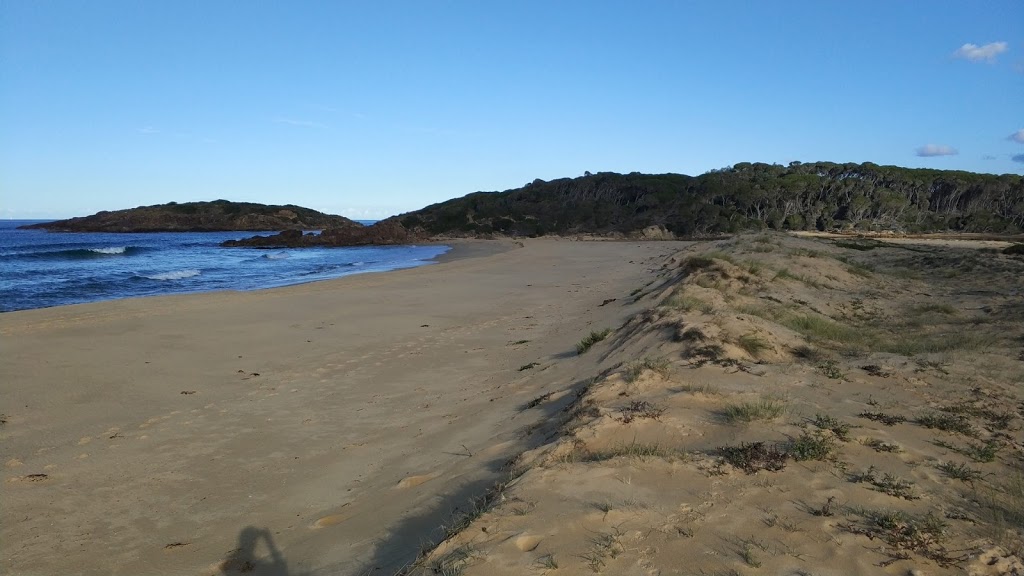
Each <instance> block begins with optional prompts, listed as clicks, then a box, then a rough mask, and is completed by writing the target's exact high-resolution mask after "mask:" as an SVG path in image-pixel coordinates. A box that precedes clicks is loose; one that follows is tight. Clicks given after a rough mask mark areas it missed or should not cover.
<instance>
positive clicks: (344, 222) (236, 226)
mask: <svg viewBox="0 0 1024 576" xmlns="http://www.w3.org/2000/svg"><path fill="white" fill-rule="evenodd" d="M362 227H363V226H362V225H361V224H359V223H357V222H354V221H352V220H349V219H348V218H345V217H344V216H334V215H331V214H324V213H323V212H317V211H316V210H311V209H309V208H303V207H301V206H293V205H286V206H272V205H266V204H253V203H250V202H229V201H227V200H215V201H213V202H186V203H183V204H178V203H176V202H171V203H169V204H158V205H155V206H140V207H138V208H130V209H128V210H117V211H114V212H107V211H103V212H97V213H96V214H93V215H92V216H84V217H79V218H71V219H68V220H58V221H56V222H43V223H41V224H30V225H26V226H21V227H20V228H23V229H43V230H50V231H51V232H221V231H234V230H243V231H258V230H319V229H325V228H332V229H339V230H343V229H349V228H352V229H358V228H362Z"/></svg>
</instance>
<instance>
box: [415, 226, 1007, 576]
mask: <svg viewBox="0 0 1024 576" xmlns="http://www.w3.org/2000/svg"><path fill="white" fill-rule="evenodd" d="M1022 276H1024V261H1022V260H1021V259H1019V258H1016V259H1015V258H1012V257H1008V256H1005V255H1003V254H1001V253H1000V252H999V251H998V250H997V249H995V248H990V247H989V248H981V249H979V248H978V247H977V246H973V245H966V246H964V245H962V244H957V243H956V242H947V243H946V244H945V245H942V246H935V245H934V243H920V244H915V243H912V242H901V243H886V242H882V241H879V240H874V239H851V238H835V239H807V238H794V237H791V236H786V235H781V234H760V235H743V236H739V237H736V238H733V239H729V240H724V241H717V242H710V243H700V244H696V245H694V246H692V247H689V248H687V249H685V250H683V251H680V252H678V253H676V254H674V255H673V256H671V257H670V258H669V259H668V260H667V261H666V262H665V263H664V265H663V266H662V268H661V269H660V271H659V272H658V273H657V275H656V277H655V278H654V279H653V280H651V281H650V282H647V283H645V284H644V285H643V286H642V287H640V288H638V289H637V290H635V292H634V294H632V296H631V297H632V298H635V299H636V300H638V301H639V302H642V303H644V304H645V306H644V308H643V309H642V310H640V311H638V312H637V313H635V314H634V315H633V316H631V317H630V318H629V319H628V320H627V321H626V322H624V323H623V324H622V325H620V326H617V327H615V329H614V330H613V331H611V332H610V333H609V335H608V336H607V338H606V339H604V340H603V341H601V342H597V343H595V344H593V345H592V346H590V347H589V348H588V349H587V350H586V351H585V354H588V355H590V354H592V355H600V356H601V358H602V360H603V362H604V363H605V364H607V365H609V366H608V367H607V368H606V369H604V370H602V371H600V372H597V373H595V374H594V376H593V378H592V380H590V381H589V382H587V383H586V384H584V385H581V386H576V387H573V388H569V389H565V390H562V391H556V392H554V393H553V394H551V395H547V394H546V395H543V396H541V397H538V398H537V399H536V400H535V402H533V403H531V404H530V405H528V406H527V407H524V409H527V410H544V409H545V407H546V406H548V405H549V403H552V402H555V401H556V400H557V399H558V398H560V397H561V396H560V395H565V394H568V395H570V396H571V397H572V401H571V402H569V403H567V404H565V403H563V404H560V405H559V406H558V407H557V409H555V410H549V413H550V415H551V417H552V418H554V419H556V420H558V422H559V424H558V426H557V428H554V429H552V430H551V432H550V436H549V437H548V441H547V442H546V443H545V444H544V445H542V446H540V447H538V448H535V449H533V450H530V451H528V452H525V453H524V454H522V455H521V456H520V457H519V458H518V459H517V460H516V461H515V462H514V464H513V465H512V466H511V467H510V472H509V475H508V477H507V478H506V479H505V480H504V481H503V482H502V483H500V484H499V485H498V486H496V488H495V489H494V490H493V491H492V492H491V493H490V494H489V495H488V497H487V498H486V500H485V501H479V502H477V503H475V504H473V505H470V506H467V509H466V510H464V511H463V512H462V515H461V516H458V517H457V519H455V520H453V522H452V524H453V525H454V526H456V527H457V528H459V529H458V530H452V531H451V532H450V534H449V538H448V539H447V540H446V541H445V542H444V543H443V544H442V545H441V546H439V547H438V548H436V549H435V550H433V551H432V552H430V553H429V554H427V555H425V556H423V557H422V558H420V559H419V560H418V562H417V563H415V564H413V565H410V566H409V567H408V568H407V570H406V573H409V574H430V573H435V574H436V573H440V574H466V575H473V574H491V575H501V574H510V575H511V574H527V573H536V574H594V573H607V574H644V575H651V574H716V575H718V574H722V575H725V574H879V573H884V574H907V573H912V574H964V573H967V574H975V575H981V574H1018V573H1022V571H1024V563H1022V560H1021V558H1022V556H1024V555H1022V552H1024V477H1022V475H1021V469H1022V467H1021V465H1022V462H1024V460H1022V453H1024V443H1022V441H1021V425H1022V416H1024V402H1022V401H1021V400H1022V397H1024V394H1022V392H1024V334H1022V330H1021V329H1022V327H1024V304H1022V303H1024V300H1022V298H1021V296H1022V295H1024V285H1021V284H1020V283H1019V278H1021V277H1022ZM623 296H624V295H623Z"/></svg>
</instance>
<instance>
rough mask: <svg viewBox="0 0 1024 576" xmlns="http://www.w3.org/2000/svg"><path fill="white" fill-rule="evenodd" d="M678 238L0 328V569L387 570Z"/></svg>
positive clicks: (566, 381)
mask: <svg viewBox="0 0 1024 576" xmlns="http://www.w3.org/2000/svg"><path fill="white" fill-rule="evenodd" d="M683 245H684V244H683V243H647V244H638V243H625V242H570V241H558V240H537V241H528V242H526V245H525V247H524V248H517V249H512V250H510V251H506V252H503V253H500V254H492V255H485V256H481V257H477V258H470V259H456V260H454V261H450V262H447V263H444V264H439V265H435V266H430V267H425V268H420V269H414V270H406V271H399V272H391V273H387V274H378V275H367V276H355V277H349V278H344V279H339V280H336V281H329V282H321V283H316V284H308V285H303V286H294V287H288V288H283V289H274V290H265V291H259V292H248V293H213V294H200V295H186V296H175V297H159V298H147V299H136V300H126V301H118V302H109V303H98V304H89V305H81V306H68V307H61V308H53V309H46V310H34V311H25V312H14V313H10V314H4V315H0V336H2V342H3V344H2V348H3V362H2V363H0V397H2V398H3V407H2V412H3V419H4V420H5V422H4V423H3V424H2V425H0V439H2V442H0V457H2V461H3V462H4V465H5V468H4V470H3V471H4V481H3V482H2V483H0V489H2V491H3V494H2V499H0V506H2V517H3V525H2V527H0V551H2V561H0V572H3V573H4V574H26V575H32V574H40V575H42V574H47V575H49V574H72V573H73V574H125V575H127V574H131V575H136V574H219V573H222V572H226V573H250V574H272V575H275V576H283V575H285V574H290V575H292V576H295V575H298V574H322V573H329V574H356V573H359V574H363V573H381V574H386V573H391V572H393V571H395V570H397V569H398V568H400V567H401V566H402V565H403V564H405V563H407V562H409V561H411V560H412V559H413V555H414V554H415V552H416V549H417V547H418V545H419V544H420V543H424V544H426V543H428V542H429V541H430V540H431V539H433V538H436V537H437V536H439V535H440V534H441V533H442V532H441V530H440V529H439V525H440V524H441V523H442V522H444V521H445V520H446V519H447V518H450V517H451V514H452V512H453V511H455V510H456V508H457V507H459V506H461V505H463V504H464V503H465V502H466V501H467V500H468V499H469V496H470V495H471V494H475V493H479V492H480V491H482V490H483V489H484V488H485V487H486V486H489V485H490V484H491V483H493V481H494V479H495V478H496V477H498V476H499V475H500V474H501V473H502V472H501V468H502V466H503V465H504V464H505V463H506V462H507V461H508V460H509V459H510V458H513V457H514V456H516V455H517V454H519V453H521V452H522V451H523V450H526V449H529V448H531V447H533V446H534V445H535V444H538V443H539V442H540V440H534V439H533V436H534V435H532V434H530V432H531V431H533V430H534V429H535V428H536V426H537V424H538V422H539V421H541V420H543V419H545V418H546V417H548V416H549V415H547V414H545V413H544V412H542V411H538V410H528V411H524V410H522V405H523V404H524V403H525V402H527V401H529V400H530V399H531V398H534V397H536V396H538V395H539V394H542V393H543V392H545V391H548V390H562V389H566V388H568V387H571V386H573V385H574V384H576V383H578V382H579V381H580V380H581V379H582V378H584V377H587V378H589V376H591V375H592V374H594V373H595V372H597V371H599V370H600V369H601V366H600V358H599V357H596V356H593V355H584V356H577V355H576V354H575V352H574V350H573V346H574V344H575V343H576V342H577V341H579V340H580V338H581V337H582V336H583V335H584V334H585V333H586V332H588V331H590V330H591V329H597V328H604V327H606V326H608V327H614V326H617V325H619V324H620V323H621V322H622V321H623V320H624V319H625V318H626V317H627V316H628V315H629V314H631V313H633V312H635V311H636V310H638V309H639V308H637V306H639V305H638V304H634V303H631V299H630V298H627V297H626V296H627V295H628V294H629V293H630V291H632V290H633V289H634V288H637V287H639V286H640V285H641V284H642V283H643V282H646V281H647V280H649V279H650V278H653V277H654V273H653V271H654V269H655V267H656V266H658V265H660V263H661V262H662V261H663V260H664V258H665V256H666V255H667V254H669V253H672V252H674V251H677V250H679V249H680V248H681V247H682V246H683ZM655 262H656V263H657V264H654V263H655ZM645 279H646V280H645ZM610 298H616V299H617V300H616V301H615V302H611V303H609V304H607V305H604V306H600V304H602V302H604V301H605V300H606V299H610ZM534 362H535V363H537V364H536V365H533V366H531V367H528V368H525V369H523V370H520V368H524V367H525V366H527V365H529V364H531V363H534ZM588 381H589V380H588ZM271 542H272V545H273V548H271V546H269V545H268V544H269V543H271Z"/></svg>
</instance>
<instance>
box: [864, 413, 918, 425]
mask: <svg viewBox="0 0 1024 576" xmlns="http://www.w3.org/2000/svg"><path fill="white" fill-rule="evenodd" d="M857 416H860V417H861V418H867V419H868V420H871V421H872V422H880V423H882V424H885V425H886V426H895V425H896V424H899V423H901V422H906V421H907V419H906V417H904V416H900V415H899V414H886V413H884V412H868V411H864V412H861V413H860V414H858V415H857Z"/></svg>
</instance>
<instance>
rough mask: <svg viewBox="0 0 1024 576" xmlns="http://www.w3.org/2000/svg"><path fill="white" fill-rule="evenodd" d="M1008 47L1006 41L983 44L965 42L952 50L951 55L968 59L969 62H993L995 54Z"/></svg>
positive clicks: (1004, 50)
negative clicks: (954, 50)
mask: <svg viewBox="0 0 1024 576" xmlns="http://www.w3.org/2000/svg"><path fill="white" fill-rule="evenodd" d="M1008 49H1009V45H1008V44H1007V43H1006V42H989V43H988V44H985V45H984V46H978V45H977V44H971V43H967V44H964V45H963V46H961V47H960V48H958V49H957V51H956V52H953V56H955V57H957V58H963V59H964V60H970V61H971V62H981V61H983V60H984V61H986V62H994V61H995V59H996V56H998V55H1000V54H1002V53H1003V52H1006V51H1007V50H1008Z"/></svg>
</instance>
